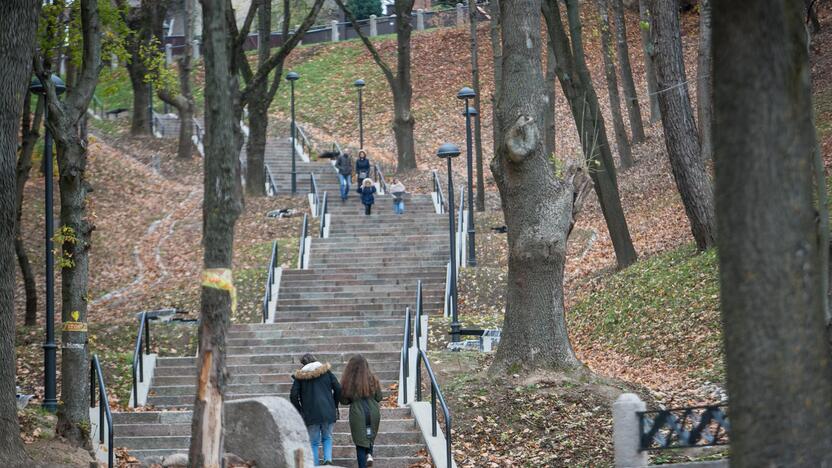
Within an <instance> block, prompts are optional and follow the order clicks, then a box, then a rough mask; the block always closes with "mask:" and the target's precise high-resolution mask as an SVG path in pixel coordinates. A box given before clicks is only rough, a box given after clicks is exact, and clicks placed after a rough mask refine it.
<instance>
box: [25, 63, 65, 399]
mask: <svg viewBox="0 0 832 468" xmlns="http://www.w3.org/2000/svg"><path fill="white" fill-rule="evenodd" d="M49 79H50V80H51V81H52V84H53V85H54V86H55V92H56V93H57V94H58V95H60V94H61V93H63V92H64V91H66V85H65V84H64V82H63V80H61V79H60V78H59V77H58V76H57V75H52V76H51V77H50V78H49ZM29 90H30V91H31V92H33V93H35V94H42V95H44V104H43V122H44V127H45V128H46V132H44V136H43V177H44V182H45V184H44V185H45V187H44V190H45V193H44V204H45V210H44V211H45V213H44V218H45V225H46V235H45V239H44V240H45V250H46V252H45V253H46V339H45V341H44V343H43V367H44V370H43V386H44V395H43V408H44V409H45V410H47V411H49V412H51V413H54V412H55V411H57V410H58V398H57V392H56V385H55V374H56V371H55V366H56V364H55V363H56V358H55V356H56V353H57V346H56V345H55V260H54V258H53V256H52V238H53V237H54V236H55V233H54V229H55V223H54V220H53V219H52V211H53V202H52V171H53V169H52V134H51V133H49V127H48V126H47V125H46V122H47V121H48V120H49V104H48V103H47V102H46V97H45V95H46V86H45V84H44V83H42V82H41V80H40V79H39V78H32V81H31V83H30V84H29ZM28 111H29V110H28V109H26V110H25V112H28Z"/></svg>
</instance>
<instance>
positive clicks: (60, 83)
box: [29, 73, 66, 95]
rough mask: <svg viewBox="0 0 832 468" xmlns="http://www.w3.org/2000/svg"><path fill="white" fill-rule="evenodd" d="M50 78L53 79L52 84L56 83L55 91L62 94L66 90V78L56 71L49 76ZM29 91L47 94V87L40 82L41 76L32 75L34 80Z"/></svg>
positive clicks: (30, 83)
mask: <svg viewBox="0 0 832 468" xmlns="http://www.w3.org/2000/svg"><path fill="white" fill-rule="evenodd" d="M49 80H50V81H52V84H53V85H55V92H56V93H58V95H61V94H63V93H64V91H66V83H64V80H62V79H61V77H59V76H58V75H55V74H54V73H53V74H52V75H51V76H50V77H49ZM29 91H31V92H33V93H35V94H46V88H44V87H43V83H41V82H40V78H38V77H37V76H33V77H32V81H30V82H29Z"/></svg>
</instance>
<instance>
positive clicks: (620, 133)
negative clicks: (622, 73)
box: [595, 0, 633, 169]
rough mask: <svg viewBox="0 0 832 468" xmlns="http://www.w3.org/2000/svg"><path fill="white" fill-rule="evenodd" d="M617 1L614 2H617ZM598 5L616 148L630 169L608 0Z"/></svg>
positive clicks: (622, 164) (628, 145) (597, 2)
mask: <svg viewBox="0 0 832 468" xmlns="http://www.w3.org/2000/svg"><path fill="white" fill-rule="evenodd" d="M615 1H616V0H613V2H615ZM595 3H596V4H597V5H598V18H599V24H598V26H599V28H600V29H601V55H602V56H603V58H604V75H605V76H606V78H607V93H608V94H609V96H610V113H611V114H612V127H613V131H614V132H615V146H616V148H618V159H619V161H621V169H628V168H630V167H631V166H632V165H633V155H632V153H631V152H630V142H629V141H627V128H626V127H625V126H624V117H622V115H621V97H620V96H619V94H618V79H616V76H615V58H614V57H613V55H612V54H613V52H612V49H611V47H610V45H611V43H612V34H611V33H610V20H609V15H608V14H607V0H596V1H595Z"/></svg>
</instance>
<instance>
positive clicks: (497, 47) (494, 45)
mask: <svg viewBox="0 0 832 468" xmlns="http://www.w3.org/2000/svg"><path fill="white" fill-rule="evenodd" d="M489 6H490V10H489V11H490V13H491V27H490V31H489V32H490V33H491V53H492V56H493V57H494V95H493V96H492V97H491V115H492V123H491V137H492V138H491V140H492V142H491V145H492V148H491V149H492V153H491V154H492V158H493V157H494V156H496V155H497V147H498V146H499V145H500V143H499V142H500V141H501V140H502V138H501V137H500V135H499V128H498V127H499V126H498V125H497V124H496V123H495V122H496V120H497V119H496V115H497V101H499V100H500V89H502V86H503V45H502V44H501V43H500V36H501V35H502V22H501V19H500V0H491V1H490V2H489Z"/></svg>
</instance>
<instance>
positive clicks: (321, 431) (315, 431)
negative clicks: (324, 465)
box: [306, 423, 335, 466]
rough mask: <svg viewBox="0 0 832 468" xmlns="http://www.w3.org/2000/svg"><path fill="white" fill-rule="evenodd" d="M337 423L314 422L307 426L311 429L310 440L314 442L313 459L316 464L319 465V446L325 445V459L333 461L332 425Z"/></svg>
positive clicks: (308, 429) (307, 428)
mask: <svg viewBox="0 0 832 468" xmlns="http://www.w3.org/2000/svg"><path fill="white" fill-rule="evenodd" d="M333 426H335V423H325V424H313V425H312V426H306V430H307V431H309V441H310V443H311V444H312V459H313V460H314V461H315V466H318V460H319V458H318V446H320V445H322V442H323V447H324V461H325V462H326V461H332V427H333Z"/></svg>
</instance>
